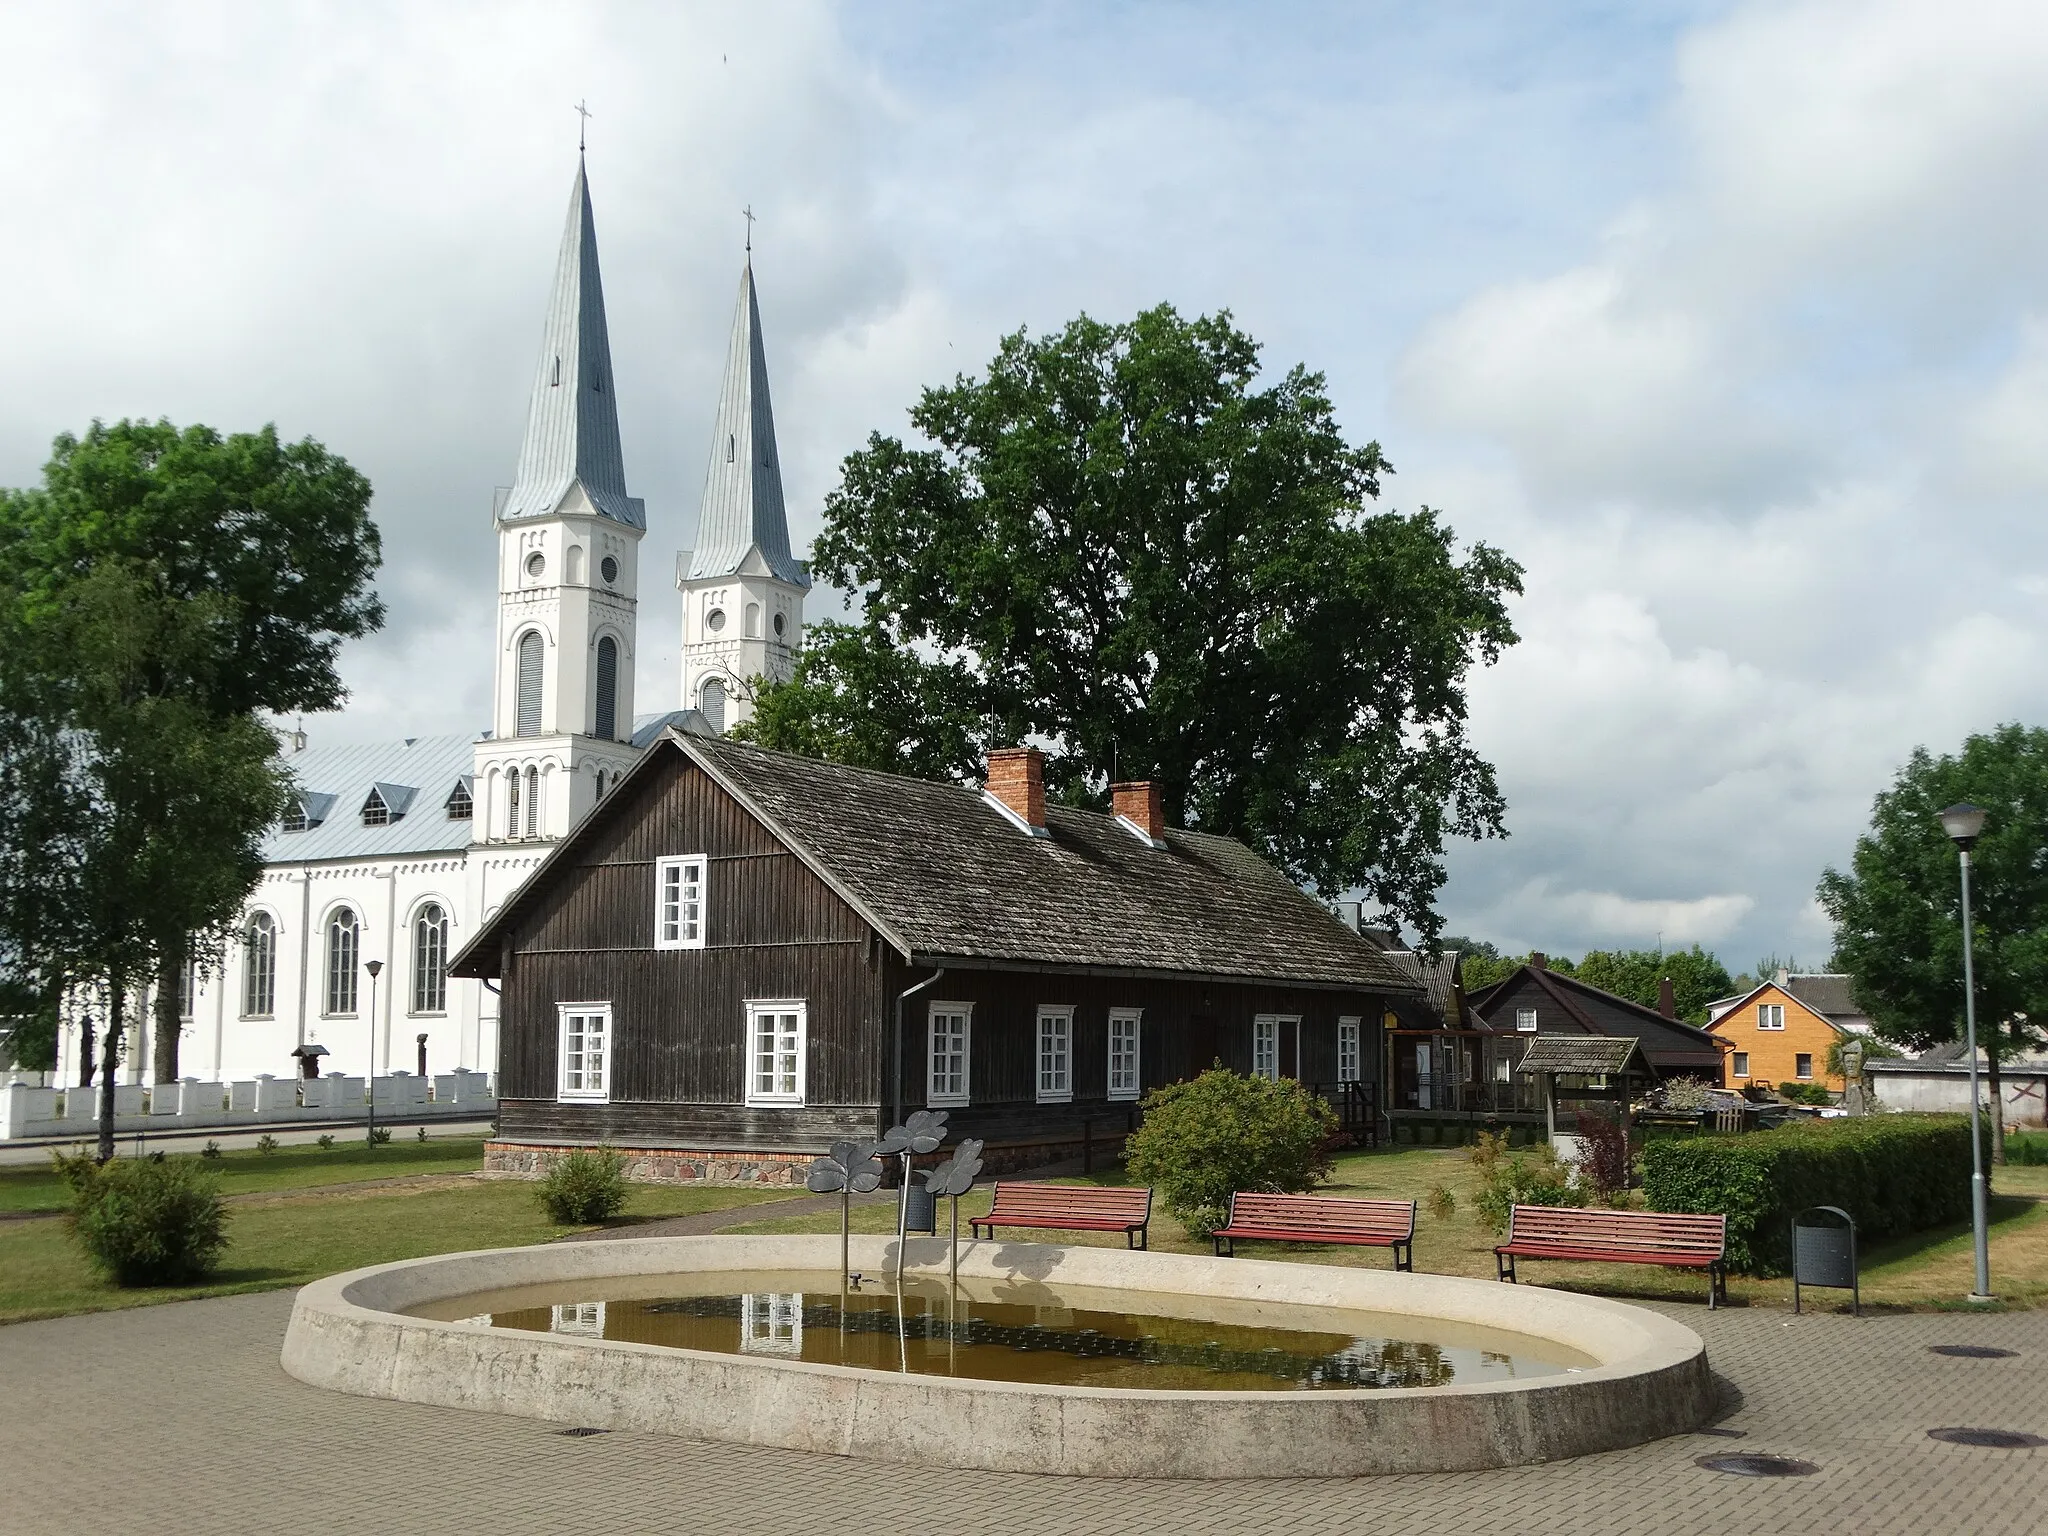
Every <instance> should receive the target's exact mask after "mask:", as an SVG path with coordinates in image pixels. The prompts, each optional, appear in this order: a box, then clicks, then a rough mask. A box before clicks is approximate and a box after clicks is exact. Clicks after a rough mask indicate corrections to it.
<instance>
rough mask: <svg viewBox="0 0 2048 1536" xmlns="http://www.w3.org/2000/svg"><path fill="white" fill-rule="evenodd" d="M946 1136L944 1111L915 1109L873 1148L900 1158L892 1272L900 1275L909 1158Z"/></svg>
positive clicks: (935, 1144) (907, 1211)
mask: <svg viewBox="0 0 2048 1536" xmlns="http://www.w3.org/2000/svg"><path fill="white" fill-rule="evenodd" d="M945 1139H946V1111H944V1110H943V1109H919V1110H913V1111H912V1112H911V1115H910V1118H909V1119H907V1120H905V1121H904V1122H903V1123H902V1124H901V1125H892V1126H890V1127H889V1129H888V1130H887V1131H886V1132H884V1133H883V1136H882V1139H881V1141H880V1142H879V1143H878V1144H877V1145H876V1147H875V1150H876V1151H877V1152H879V1153H880V1154H882V1155H883V1156H884V1157H888V1156H891V1155H894V1156H897V1157H900V1158H902V1159H903V1177H902V1179H901V1180H899V1181H898V1183H897V1187H896V1274H897V1276H898V1278H901V1276H902V1274H903V1242H904V1238H905V1237H906V1236H907V1234H906V1232H905V1230H904V1228H905V1226H906V1225H907V1224H908V1221H909V1217H910V1159H911V1157H912V1155H913V1154H915V1153H919V1152H930V1151H933V1150H935V1149H936V1148H937V1147H938V1145H939V1143H940V1142H942V1141H944V1140H945Z"/></svg>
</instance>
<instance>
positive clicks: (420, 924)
mask: <svg viewBox="0 0 2048 1536" xmlns="http://www.w3.org/2000/svg"><path fill="white" fill-rule="evenodd" d="M412 1011H413V1012H414V1013H446V1012H447V1011H448V914H447V913H446V912H444V911H442V910H441V908H440V907H439V906H437V905H435V904H434V903H433V902H428V903H427V905H425V906H424V907H421V908H420V915H419V916H418V917H416V918H414V919H413V923H412Z"/></svg>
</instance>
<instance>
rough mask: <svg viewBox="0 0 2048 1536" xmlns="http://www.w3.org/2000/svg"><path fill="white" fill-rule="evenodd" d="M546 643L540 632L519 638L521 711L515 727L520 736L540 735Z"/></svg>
mask: <svg viewBox="0 0 2048 1536" xmlns="http://www.w3.org/2000/svg"><path fill="white" fill-rule="evenodd" d="M544 652H545V642H543V641H542V640H541V637H540V632H539V631H538V630H532V629H529V630H528V631H527V632H526V633H525V634H523V635H521V636H520V637H519V699H518V705H519V711H518V720H517V722H516V725H515V727H514V729H515V734H517V735H520V736H538V735H539V734H540V700H541V666H542V662H543V657H544Z"/></svg>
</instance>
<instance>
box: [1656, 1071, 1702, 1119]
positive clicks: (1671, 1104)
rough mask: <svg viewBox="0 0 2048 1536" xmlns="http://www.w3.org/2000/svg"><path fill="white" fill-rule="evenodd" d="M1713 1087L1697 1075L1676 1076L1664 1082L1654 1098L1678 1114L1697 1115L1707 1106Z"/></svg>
mask: <svg viewBox="0 0 2048 1536" xmlns="http://www.w3.org/2000/svg"><path fill="white" fill-rule="evenodd" d="M1713 1091H1714V1090H1713V1089H1712V1088H1710V1087H1709V1086H1708V1085H1707V1084H1705V1083H1703V1082H1701V1081H1700V1080H1699V1079H1698V1078H1696V1077H1674V1078H1671V1079H1669V1080H1668V1081H1666V1082H1665V1083H1663V1084H1662V1085H1661V1086H1660V1087H1659V1088H1658V1090H1657V1091H1656V1093H1654V1094H1653V1095H1652V1098H1653V1099H1655V1101H1656V1102H1657V1103H1658V1104H1659V1105H1661V1106H1662V1107H1663V1108H1665V1109H1667V1110H1670V1111H1671V1112H1672V1113H1673V1114H1677V1115H1696V1114H1698V1113H1699V1112H1700V1111H1701V1110H1703V1109H1705V1108H1706V1107H1707V1104H1708V1103H1709V1101H1710V1097H1711V1095H1712V1093H1713Z"/></svg>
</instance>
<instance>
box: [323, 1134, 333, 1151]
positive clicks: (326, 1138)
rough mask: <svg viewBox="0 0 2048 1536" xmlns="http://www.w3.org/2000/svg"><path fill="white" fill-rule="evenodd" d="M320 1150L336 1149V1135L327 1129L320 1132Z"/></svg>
mask: <svg viewBox="0 0 2048 1536" xmlns="http://www.w3.org/2000/svg"><path fill="white" fill-rule="evenodd" d="M320 1150H321V1151H322V1152H332V1151H333V1150H334V1137H333V1136H331V1135H330V1134H328V1133H327V1132H326V1131H322V1132H321V1133H320Z"/></svg>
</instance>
